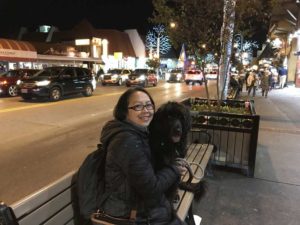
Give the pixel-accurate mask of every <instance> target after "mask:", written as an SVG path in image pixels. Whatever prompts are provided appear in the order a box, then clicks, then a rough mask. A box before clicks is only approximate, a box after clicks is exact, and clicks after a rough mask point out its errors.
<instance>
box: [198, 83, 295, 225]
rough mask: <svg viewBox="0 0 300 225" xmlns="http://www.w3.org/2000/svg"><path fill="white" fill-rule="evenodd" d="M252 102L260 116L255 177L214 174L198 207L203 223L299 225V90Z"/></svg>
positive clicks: (281, 91) (278, 91) (290, 89)
mask: <svg viewBox="0 0 300 225" xmlns="http://www.w3.org/2000/svg"><path fill="white" fill-rule="evenodd" d="M245 97H246V93H245V92H243V93H242V98H245ZM253 99H254V101H255V109H256V113H257V114H258V115H260V116H261V119H260V129H259V137H258V146H257V154H256V165H255V175H254V178H248V177H245V176H244V175H241V174H237V173H232V172H226V171H222V170H214V177H209V178H207V179H206V180H207V182H208V190H207V193H206V195H205V196H204V198H203V199H202V200H201V201H200V203H195V204H194V212H195V214H197V215H200V216H201V217H202V222H201V225H282V224H285V225H298V224H300V88H295V87H294V86H292V85H291V86H288V87H287V88H284V89H274V90H272V91H271V92H270V93H269V95H268V98H265V97H262V96H261V92H260V91H258V92H257V95H256V97H254V98H253Z"/></svg>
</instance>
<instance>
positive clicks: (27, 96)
mask: <svg viewBox="0 0 300 225" xmlns="http://www.w3.org/2000/svg"><path fill="white" fill-rule="evenodd" d="M21 97H22V98H23V99H24V100H25V101H26V100H31V99H32V96H30V95H21Z"/></svg>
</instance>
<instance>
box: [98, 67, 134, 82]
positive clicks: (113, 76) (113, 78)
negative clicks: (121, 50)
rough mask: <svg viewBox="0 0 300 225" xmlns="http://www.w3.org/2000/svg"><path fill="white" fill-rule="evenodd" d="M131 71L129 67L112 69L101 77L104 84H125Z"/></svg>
mask: <svg viewBox="0 0 300 225" xmlns="http://www.w3.org/2000/svg"><path fill="white" fill-rule="evenodd" d="M130 74H131V71H130V70H128V69H110V70H108V72H107V73H105V74H103V78H102V79H101V83H102V85H103V86H104V85H106V84H116V85H119V86H121V85H122V84H125V82H126V81H127V79H128V76H129V75H130Z"/></svg>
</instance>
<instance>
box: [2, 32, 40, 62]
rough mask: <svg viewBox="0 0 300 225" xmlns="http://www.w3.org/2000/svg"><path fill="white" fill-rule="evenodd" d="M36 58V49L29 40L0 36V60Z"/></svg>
mask: <svg viewBox="0 0 300 225" xmlns="http://www.w3.org/2000/svg"><path fill="white" fill-rule="evenodd" d="M36 58H37V52H36V49H35V48H34V46H33V45H32V44H30V43H29V42H27V41H16V40H10V39H3V38H0V60H3V61H15V62H20V61H21V62H27V61H36Z"/></svg>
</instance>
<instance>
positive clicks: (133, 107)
mask: <svg viewBox="0 0 300 225" xmlns="http://www.w3.org/2000/svg"><path fill="white" fill-rule="evenodd" d="M144 108H146V109H148V110H153V109H154V105H153V104H152V103H147V104H145V105H142V104H137V105H134V106H131V107H128V109H133V110H134V111H142V110H143V109H144Z"/></svg>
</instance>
